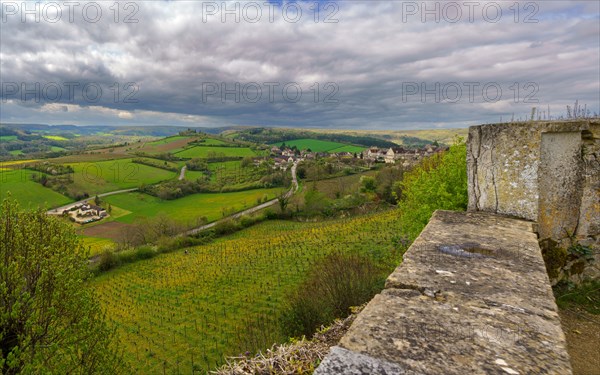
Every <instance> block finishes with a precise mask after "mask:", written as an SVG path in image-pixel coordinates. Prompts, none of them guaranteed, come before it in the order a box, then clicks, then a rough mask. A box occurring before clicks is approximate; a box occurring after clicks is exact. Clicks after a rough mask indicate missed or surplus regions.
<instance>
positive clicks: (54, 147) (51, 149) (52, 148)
mask: <svg viewBox="0 0 600 375" xmlns="http://www.w3.org/2000/svg"><path fill="white" fill-rule="evenodd" d="M65 150H66V148H64V147H58V146H52V147H50V151H52V152H58V151H65Z"/></svg>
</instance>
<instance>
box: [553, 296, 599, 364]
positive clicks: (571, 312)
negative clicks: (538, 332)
mask: <svg viewBox="0 0 600 375" xmlns="http://www.w3.org/2000/svg"><path fill="white" fill-rule="evenodd" d="M559 315H560V320H561V325H562V328H563V331H564V333H565V336H566V337H567V349H568V351H569V355H570V356H571V366H573V374H574V375H600V315H592V314H589V313H588V312H586V311H582V310H580V309H575V308H569V309H565V310H560V311H559Z"/></svg>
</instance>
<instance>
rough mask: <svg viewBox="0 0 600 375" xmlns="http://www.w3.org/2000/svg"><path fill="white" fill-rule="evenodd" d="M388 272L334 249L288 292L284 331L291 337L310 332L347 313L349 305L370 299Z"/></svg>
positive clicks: (367, 261)
mask: <svg viewBox="0 0 600 375" xmlns="http://www.w3.org/2000/svg"><path fill="white" fill-rule="evenodd" d="M387 273H388V271H386V270H385V269H383V268H382V267H380V266H378V265H376V264H375V263H374V262H373V261H372V260H371V259H369V258H365V257H362V256H358V255H348V254H339V253H334V254H331V255H329V256H327V257H325V258H324V259H323V260H322V261H321V262H319V263H317V264H316V265H315V266H314V267H313V269H312V270H311V272H310V274H309V276H308V278H307V279H306V281H304V282H303V283H302V284H301V285H300V286H299V287H298V289H296V290H295V291H294V292H293V293H292V294H290V295H288V296H287V298H286V305H287V306H286V309H285V311H284V313H283V315H282V326H283V330H284V332H285V333H286V334H287V335H289V336H290V337H299V336H302V335H305V336H310V335H312V334H313V333H314V332H315V331H316V329H317V328H319V327H320V326H321V325H327V324H330V323H331V322H332V321H333V320H334V319H335V318H341V317H345V316H348V315H349V314H350V307H352V306H359V305H362V304H363V303H365V302H367V301H369V300H370V299H371V298H372V297H373V296H374V295H375V294H376V293H378V292H379V291H380V290H381V288H383V283H384V281H385V278H386V276H387Z"/></svg>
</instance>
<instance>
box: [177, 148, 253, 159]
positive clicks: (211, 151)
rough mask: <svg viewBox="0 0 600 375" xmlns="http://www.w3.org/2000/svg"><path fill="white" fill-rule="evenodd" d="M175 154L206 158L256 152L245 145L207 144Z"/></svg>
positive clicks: (236, 155)
mask: <svg viewBox="0 0 600 375" xmlns="http://www.w3.org/2000/svg"><path fill="white" fill-rule="evenodd" d="M175 155H177V156H179V157H181V158H208V157H211V156H212V155H217V156H220V155H223V156H235V157H244V156H255V155H256V153H255V152H254V151H252V150H251V149H249V148H247V147H218V146H215V147H207V146H196V147H192V148H188V149H186V150H183V151H181V152H178V153H176V154H175Z"/></svg>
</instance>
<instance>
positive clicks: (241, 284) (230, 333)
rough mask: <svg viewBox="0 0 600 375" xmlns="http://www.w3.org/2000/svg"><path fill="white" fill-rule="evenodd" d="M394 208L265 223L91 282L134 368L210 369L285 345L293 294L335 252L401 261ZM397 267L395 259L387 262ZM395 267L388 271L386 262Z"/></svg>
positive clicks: (136, 370)
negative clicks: (287, 304)
mask: <svg viewBox="0 0 600 375" xmlns="http://www.w3.org/2000/svg"><path fill="white" fill-rule="evenodd" d="M396 217H397V213H396V212H394V211H390V212H387V213H378V214H374V215H367V216H362V217H355V218H351V219H343V220H336V221H330V222H321V223H311V224H302V223H292V222H279V221H276V222H265V223H262V224H259V225H257V226H255V227H252V228H249V229H246V230H244V231H241V232H239V233H237V234H235V235H233V236H231V237H229V238H224V239H221V240H217V241H215V242H213V243H211V244H208V245H204V246H198V247H193V248H190V249H188V251H187V253H186V252H185V251H184V250H180V251H177V252H175V253H170V254H163V255H160V256H158V257H155V258H152V259H150V260H146V261H139V262H137V263H133V264H129V265H126V266H123V267H121V268H118V269H116V270H114V271H110V272H108V273H105V274H102V275H101V276H99V277H97V278H95V279H94V280H93V281H92V286H93V288H95V290H96V291H97V293H98V298H99V300H100V302H101V304H102V307H103V309H104V311H105V312H106V316H107V317H108V318H109V319H110V320H111V322H112V323H113V324H114V325H115V326H116V327H117V332H118V335H119V336H120V345H122V348H123V349H124V351H125V357H126V359H127V360H128V361H129V362H130V364H131V365H132V367H133V372H134V373H140V374H141V373H146V374H159V373H168V374H172V373H178V372H181V373H190V372H194V371H198V372H200V373H206V372H207V371H208V370H211V369H214V368H215V367H216V366H217V365H219V364H222V363H223V362H224V359H223V358H224V356H232V355H238V354H243V353H244V352H246V351H251V352H253V351H256V350H259V349H262V350H264V349H266V348H268V347H270V346H271V345H272V344H273V343H275V342H284V341H286V337H285V336H284V335H283V333H282V331H281V329H280V326H279V318H280V314H281V312H282V309H283V299H284V295H285V294H286V293H288V292H290V291H291V290H292V289H293V288H295V287H296V286H297V285H299V283H300V282H301V281H302V280H303V279H304V277H305V276H306V272H307V270H308V269H309V268H310V267H311V264H314V262H318V261H319V260H320V259H321V258H322V257H324V256H325V255H327V254H331V253H334V252H342V253H358V254H362V255H367V256H370V257H372V258H374V259H378V258H385V259H389V258H391V255H392V254H394V255H393V258H394V259H396V262H397V261H399V260H398V256H396V255H395V247H394V245H393V238H394V236H395V235H396V234H397V232H398V230H399V225H398V221H397V220H396ZM387 263H388V264H389V265H388V267H389V271H391V269H392V268H393V267H394V263H392V262H387ZM386 271H387V269H386Z"/></svg>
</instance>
